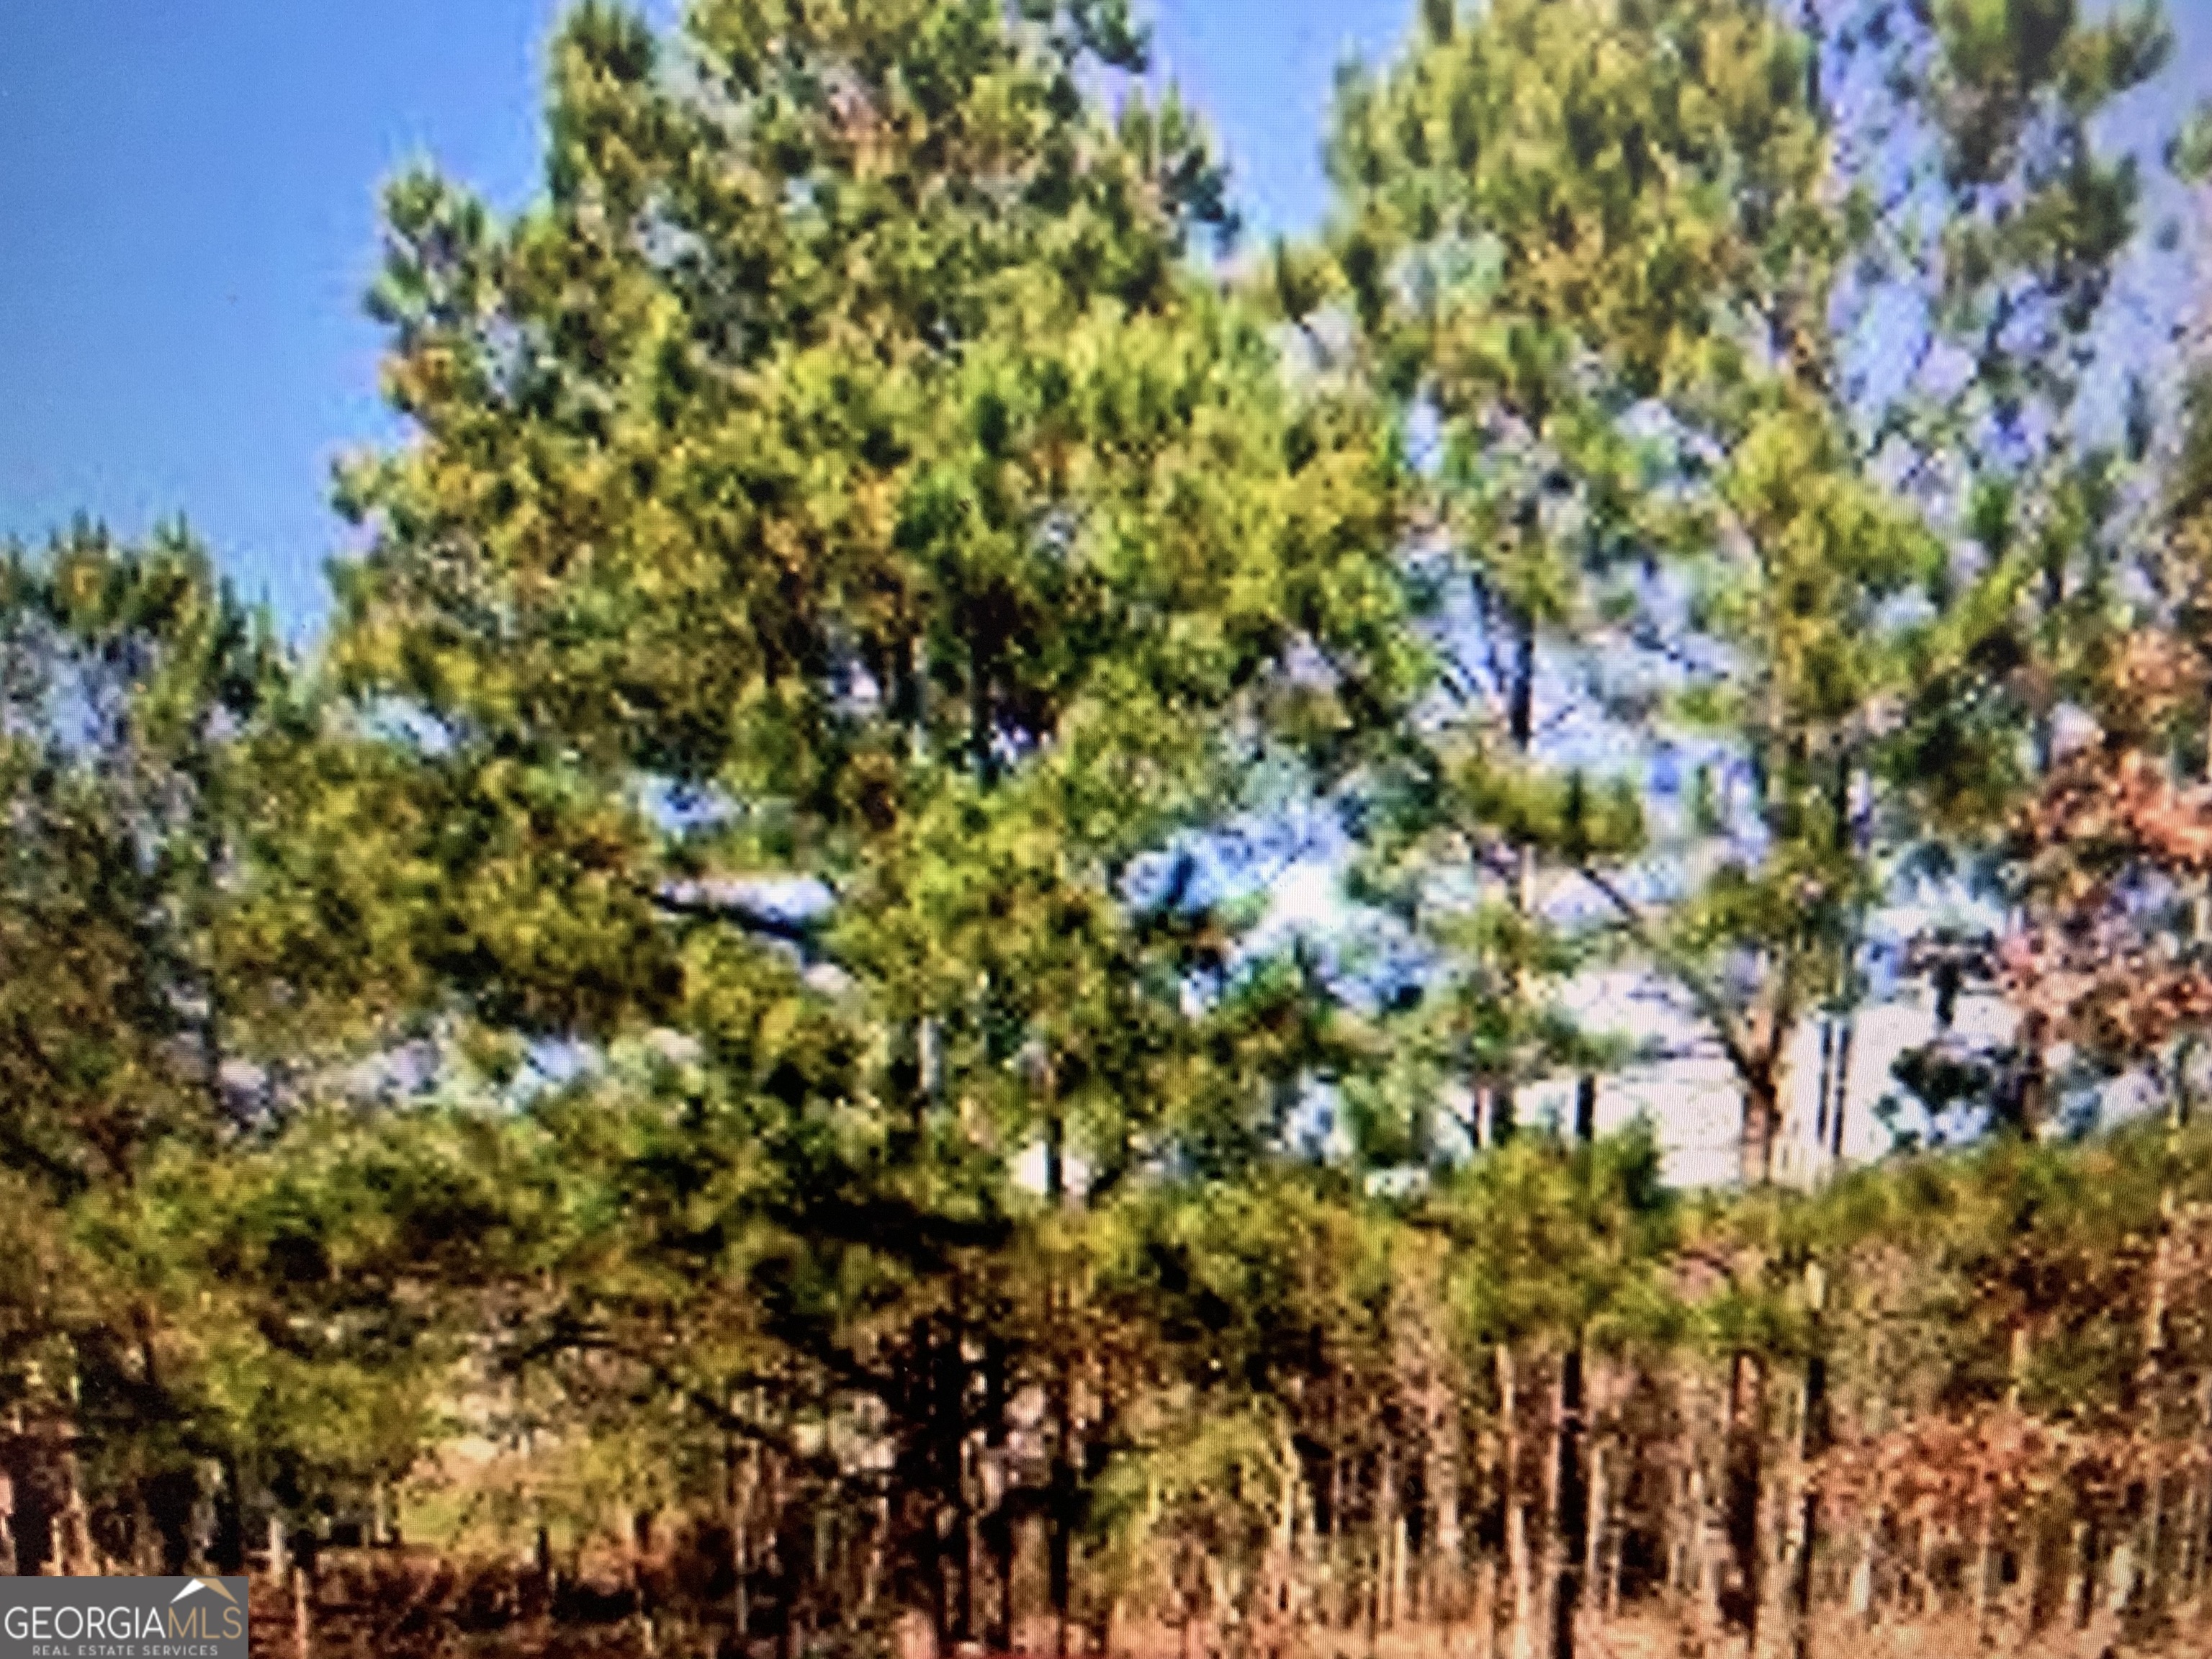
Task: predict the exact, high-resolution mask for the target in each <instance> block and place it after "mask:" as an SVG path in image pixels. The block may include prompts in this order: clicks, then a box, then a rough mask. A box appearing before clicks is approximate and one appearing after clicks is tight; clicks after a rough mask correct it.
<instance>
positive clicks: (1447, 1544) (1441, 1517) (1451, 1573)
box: [1426, 1378, 1466, 1630]
mask: <svg viewBox="0 0 2212 1659" xmlns="http://www.w3.org/2000/svg"><path fill="white" fill-rule="evenodd" d="M1428 1419H1429V1421H1428V1430H1429V1438H1428V1454H1429V1464H1428V1470H1427V1476H1426V1485H1427V1488H1428V1501H1429V1505H1430V1510H1431V1513H1432V1514H1433V1515H1434V1516H1436V1528H1435V1536H1434V1538H1433V1539H1432V1540H1431V1542H1430V1545H1429V1558H1430V1561H1429V1565H1430V1587H1429V1607H1430V1610H1431V1613H1432V1614H1433V1615H1435V1616H1436V1617H1437V1618H1438V1619H1439V1620H1441V1621H1442V1622H1443V1625H1444V1626H1445V1628H1446V1629H1447V1630H1449V1628H1450V1626H1451V1622H1452V1620H1455V1619H1456V1618H1457V1617H1459V1615H1460V1614H1461V1613H1462V1611H1463V1609H1462V1605H1461V1603H1462V1590H1463V1589H1464V1585H1463V1582H1462V1563H1461V1559H1460V1558H1461V1555H1462V1552H1463V1551H1464V1549H1465V1547H1466V1545H1465V1541H1464V1540H1463V1539H1462V1537H1461V1533H1460V1514H1459V1483H1460V1444H1459V1442H1460V1419H1459V1409H1458V1403H1457V1401H1456V1400H1455V1398H1454V1396H1453V1394H1452V1390H1451V1389H1450V1387H1449V1384H1447V1383H1445V1382H1444V1381H1443V1380H1442V1379H1441V1378H1438V1379H1437V1381H1436V1382H1435V1383H1433V1385H1432V1386H1431V1390H1430V1395H1429V1410H1428Z"/></svg>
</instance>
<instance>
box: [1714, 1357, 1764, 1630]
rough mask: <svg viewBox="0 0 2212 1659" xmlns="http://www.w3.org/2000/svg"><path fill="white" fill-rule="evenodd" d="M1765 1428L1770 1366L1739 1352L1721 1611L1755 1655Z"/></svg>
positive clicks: (1733, 1371) (1733, 1378) (1731, 1409)
mask: <svg viewBox="0 0 2212 1659" xmlns="http://www.w3.org/2000/svg"><path fill="white" fill-rule="evenodd" d="M1765 1429H1766V1367H1765V1362H1764V1361H1762V1360H1761V1359H1760V1358H1759V1357H1758V1356H1757V1355H1755V1354H1752V1353H1750V1352H1744V1351H1741V1350H1739V1351H1738V1352H1737V1353H1736V1354H1735V1358H1734V1359H1733V1360H1732V1361H1731V1362H1730V1364H1729V1401H1728V1435H1727V1446H1728V1476H1727V1492H1726V1502H1727V1506H1728V1508H1727V1515H1728V1534H1729V1557H1730V1559H1729V1581H1728V1583H1727V1585H1726V1587H1725V1589H1724V1591H1723V1595H1722V1598H1721V1612H1722V1613H1723V1616H1724V1617H1725V1618H1726V1619H1727V1620H1728V1621H1729V1623H1730V1624H1732V1625H1734V1626H1736V1628H1738V1629H1739V1630H1741V1632H1743V1634H1744V1639H1745V1643H1746V1645H1747V1647H1749V1648H1750V1649H1751V1650H1753V1651H1754V1652H1756V1651H1757V1650H1758V1644H1759V1595H1760V1592H1761V1590H1762V1589H1763V1588H1764V1582H1765V1574H1764V1573H1763V1572H1762V1571H1761V1568H1762V1565H1764V1564H1763V1563H1762V1562H1761V1560H1760V1548H1759V1544H1760V1539H1759V1532H1760V1528H1759V1500H1760V1498H1761V1495H1762V1492H1763V1490H1764V1484H1765V1483H1764V1479H1763V1474H1764V1471H1763V1469H1762V1467H1761V1464H1762V1452H1763V1450H1764V1441H1765Z"/></svg>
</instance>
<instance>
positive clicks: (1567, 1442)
mask: <svg viewBox="0 0 2212 1659" xmlns="http://www.w3.org/2000/svg"><path fill="white" fill-rule="evenodd" d="M1556 1398H1557V1400H1558V1407H1557V1409H1556V1410H1555V1412H1554V1413H1553V1430H1552V1432H1553V1443H1554V1446H1555V1448H1556V1453H1557V1455H1556V1457H1555V1460H1554V1462H1553V1491H1554V1494H1555V1496H1554V1499H1553V1509H1552V1514H1553V1522H1554V1525H1553V1532H1554V1534H1555V1537H1556V1541H1557V1547H1558V1551H1559V1555H1558V1563H1559V1565H1558V1571H1556V1573H1555V1574H1554V1575H1553V1580H1552V1655H1553V1659H1575V1633H1576V1621H1577V1619H1578V1618H1579V1617H1580V1615H1581V1613H1582V1605H1583V1567H1584V1563H1585V1561H1586V1560H1587V1559H1588V1556H1589V1488H1588V1486H1586V1485H1585V1483H1584V1474H1583V1349H1582V1344H1581V1342H1580V1341H1576V1342H1574V1343H1571V1344H1570V1345H1569V1346H1568V1348H1567V1351H1566V1352H1565V1353H1564V1354H1562V1355H1561V1356H1560V1358H1559V1388H1558V1392H1557V1395H1556Z"/></svg>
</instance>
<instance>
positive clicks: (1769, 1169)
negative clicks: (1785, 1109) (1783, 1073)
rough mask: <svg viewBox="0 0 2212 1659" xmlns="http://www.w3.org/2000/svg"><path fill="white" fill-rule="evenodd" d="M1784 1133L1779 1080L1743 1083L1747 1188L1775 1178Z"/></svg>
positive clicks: (1743, 1169) (1742, 1170) (1743, 1166)
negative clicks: (1778, 1147)
mask: <svg viewBox="0 0 2212 1659" xmlns="http://www.w3.org/2000/svg"><path fill="white" fill-rule="evenodd" d="M1781 1133H1782V1096H1781V1085H1780V1081H1779V1079H1777V1078H1774V1077H1771V1076H1761V1077H1754V1078H1750V1079H1746V1080H1745V1082H1744V1085H1743V1139H1742V1150H1741V1168H1740V1170H1739V1173H1740V1175H1741V1178H1742V1181H1743V1184H1744V1185H1745V1186H1746V1187H1747V1188H1748V1187H1764V1186H1766V1185H1768V1184H1769V1183H1770V1182H1772V1181H1773V1179H1774V1149H1775V1145H1776V1142H1777V1141H1778V1139H1779V1138H1780V1135H1781Z"/></svg>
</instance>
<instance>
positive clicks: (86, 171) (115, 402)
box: [0, 0, 2212, 623]
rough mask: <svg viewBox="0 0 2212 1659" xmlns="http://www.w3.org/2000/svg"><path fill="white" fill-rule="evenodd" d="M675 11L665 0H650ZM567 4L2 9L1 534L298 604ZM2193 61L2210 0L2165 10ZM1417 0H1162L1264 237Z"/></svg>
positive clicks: (1195, 90) (2204, 45) (297, 612)
mask: <svg viewBox="0 0 2212 1659" xmlns="http://www.w3.org/2000/svg"><path fill="white" fill-rule="evenodd" d="M663 3H664V4H665V0H663ZM559 9H560V7H559V5H558V3H557V0H68V3H58V0H18V3H15V4H6V5H0V537H4V536H8V535H14V536H18V537H21V538H26V539H37V538H42V537H43V536H44V534H45V533H46V532H47V531H48V530H49V529H51V528H52V527H53V526H56V525H58V524H60V523H62V522H64V521H66V520H67V519H68V518H69V517H70V514H71V513H75V512H77V511H79V510H82V511H85V512H88V513H92V514H93V515H94V516H95V517H99V518H102V519H105V520H106V521H107V522H108V523H109V524H110V525H111V526H113V527H114V528H115V529H117V530H118V532H123V533H125V534H137V533H139V532H143V530H144V529H145V528H146V527H147V526H149V525H150V524H151V523H152V522H153V521H155V520H157V519H160V518H164V517H167V516H171V515H173V514H176V513H180V512H181V513H184V514H185V516H186V517H187V518H188V519H189V520H190V521H191V523H192V525H193V526H194V527H195V528H196V529H197V530H198V532H200V533H201V534H202V535H203V536H204V537H205V538H207V539H208V540H209V541H210V543H211V544H213V545H214V546H215V548H216V550H217V552H218V553H219V555H220V556H222V558H223V559H224V560H225V562H227V563H228V566H229V567H230V568H232V569H234V571H236V572H237V573H238V574H239V575H240V578H241V580H243V581H244V583H245V585H246V587H247V589H248V591H249V592H254V593H257V594H258V593H265V594H266V595H267V596H268V597H269V598H270V599H271V600H272V601H273V602H274V603H275V604H276V606H277V608H278V610H279V611H280V613H281V614H283V616H284V617H285V618H286V619H287V620H288V621H289V622H292V623H302V622H306V621H308V620H311V619H312V618H313V617H315V616H316V615H317V614H319V611H320V609H321V605H322V574H321V573H322V562H323V561H324V559H325V557H326V556H328V555H329V554H330V553H331V552H332V551H333V550H336V549H337V547H338V546H339V545H340V539H341V527H340V526H338V524H337V521H336V520H335V519H334V518H333V516H332V515H331V513H330V511H329V508H328V506H327V502H326V496H327V490H328V478H329V469H330V463H331V459H332V458H333V456H334V455H336V454H337V453H338V452H339V451H340V450H342V449H343V448H344V447H348V446H349V445H352V444H357V443H360V442H362V441H366V440H369V439H373V438H375V437H377V436H379V435H385V434H387V433H388V432H389V430H390V428H389V427H388V425H387V424H386V422H385V420H384V417H383V416H382V414H381V411H380V408H379V405H378V403H377V400H376V397H375V371H376V351H377V336H376V332H375V331H374V328H373V327H372V326H371V325H369V324H368V321H367V320H366V319H364V318H363V317H362V312H361V307H360V303H359V296H360V295H361V293H362V289H363V288H364V287H365V285H366V283H367V281H368V276H369V274H370V270H371V267H372V264H373V261H374V254H375V247H376V222H375V204H376V191H377V187H378V185H379V182H380V180H381V179H384V178H385V177H386V176H387V175H388V174H389V173H391V172H392V170H393V169H394V168H395V167H398V166H399V165H400V164H402V163H403V162H404V161H408V160H409V159H410V158H412V157H416V156H422V155H427V156H429V157H432V158H434V159H435V161H437V162H438V164H439V165H440V166H441V167H442V168H443V169H444V170H445V171H447V173H450V174H452V175H453V176H455V177H457V178H459V179H465V180H466V181H468V182H470V183H471V184H472V185H475V186H477V188H478V189H480V190H482V191H483V192H484V193H485V194H486V195H487V196H489V197H490V198H491V199H492V200H493V201H494V202H495V203H497V204H505V205H510V206H511V205H513V204H516V203H518V202H520V200H522V199H523V198H524V197H526V195H527V194H528V193H529V191H530V190H531V188H532V184H533V182H534V179H535V173H536V166H537V126H536V121H537V105H538V88H539V76H540V69H541V64H542V58H541V52H542V47H543V45H544V40H545V36H546V33H547V31H548V29H549V27H550V24H551V21H552V20H553V18H554V16H555V15H556V13H557V12H558V10H559ZM2176 9H2177V11H2178V12H2179V14H2180V15H2179V23H2180V33H2181V40H2182V46H2183V49H2184V55H2185V58H2187V59H2189V60H2190V62H2189V64H2185V69H2184V73H2185V74H2190V78H2191V79H2194V80H2196V81H2197V82H2200V83H2202V82H2203V80H2204V79H2205V76H2203V74H2202V73H2195V74H2191V73H2190V71H2191V70H2192V69H2197V70H2201V69H2202V68H2203V66H2205V65H2207V64H2212V0H2185V3H2182V4H2179V5H2178V6H2177V7H2176ZM1411 12H1412V5H1411V0H1158V3H1155V4H1154V5H1153V6H1152V16H1153V18H1154V20H1155V22H1156V24H1157V31H1158V44H1159V47H1160V57H1161V59H1162V62H1163V65H1164V68H1165V69H1166V70H1168V71H1169V72H1171V73H1172V74H1174V75H1175V76H1176V78H1177V79H1178V80H1179V81H1180V82H1182V85H1183V87H1184V88H1185V90H1186V92H1187V94H1188V95H1189V96H1190V97H1191V98H1192V99H1193V100H1194V101H1195V102H1196V103H1197V104H1198V105H1199V106H1200V107H1201V108H1202V109H1204V110H1206V112H1208V114H1209V115H1210V117H1211V118H1212V120H1213V121H1214V124H1215V125H1216V127H1217V130H1218V131H1219V132H1220V133H1221V135H1222V137H1223V138H1224V141H1225V144H1226V146H1227V148H1228V149H1229V152H1230V154H1231V158H1232V160H1233V161H1235V162H1236V164H1237V172H1238V178H1239V181H1240V187H1241V194H1242V197H1243V201H1244V204H1245V206H1246V209H1247V213H1248V217H1249V219H1250V221H1251V222H1254V223H1255V225H1256V226H1258V227H1260V228H1296V227H1297V226H1300V225H1303V224H1304V223H1306V222H1310V219H1311V218H1312V217H1313V216H1315V215H1316V213H1317V212H1318V211H1319V209H1320V205H1321V202H1322V178H1321V171H1320V167H1319V163H1318V161H1317V158H1316V146H1317V143H1318V135H1319V133H1320V131H1321V128H1322V113H1323V112H1324V110H1325V109H1326V107H1327V105H1328V94H1329V85H1330V80H1331V76H1332V73H1333V70H1334V66H1335V64H1336V63H1337V62H1338V60H1339V59H1340V57H1341V56H1342V55H1343V54H1344V52H1346V50H1347V49H1348V48H1356V49H1358V50H1360V51H1362V52H1364V53H1366V54H1367V55H1369V56H1370V57H1371V56H1375V55H1378V54H1379V53H1381V52H1383V51H1385V50H1387V49H1388V47H1389V46H1390V45H1391V44H1392V43H1393V42H1394V41H1395V40H1396V39H1397V38H1398V37H1399V35H1400V34H1401V31H1402V29H1403V27H1405V23H1406V21H1407V18H1408V17H1409V16H1410V15H1411Z"/></svg>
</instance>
